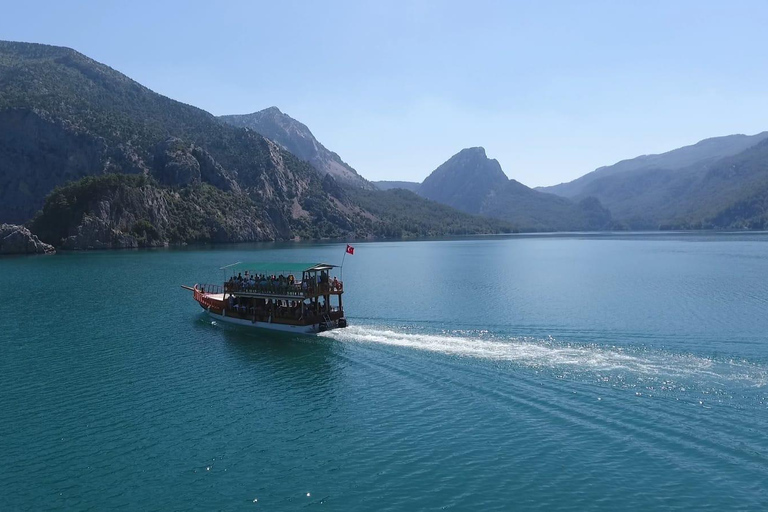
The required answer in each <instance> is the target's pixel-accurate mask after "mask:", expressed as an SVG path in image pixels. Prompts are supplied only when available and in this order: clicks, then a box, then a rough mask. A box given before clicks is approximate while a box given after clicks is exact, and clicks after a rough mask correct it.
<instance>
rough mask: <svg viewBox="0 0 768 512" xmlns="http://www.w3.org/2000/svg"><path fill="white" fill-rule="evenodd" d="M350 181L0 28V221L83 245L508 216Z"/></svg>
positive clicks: (410, 227) (420, 230)
mask: <svg viewBox="0 0 768 512" xmlns="http://www.w3.org/2000/svg"><path fill="white" fill-rule="evenodd" d="M360 190H362V189H360V188H355V187H349V188H345V187H344V186H342V185H340V184H339V183H338V182H337V180H336V179H335V178H334V177H333V176H332V175H330V174H322V173H319V172H318V171H317V169H315V168H313V167H312V166H311V165H310V164H308V163H306V162H304V161H302V160H301V159H299V158H298V157H296V156H295V155H293V154H292V153H290V152H288V151H286V150H285V149H283V148H282V147H280V146H279V145H278V144H277V143H275V142H273V141H271V140H270V139H267V138H265V137H264V136H262V135H260V134H259V133H257V132H255V131H253V130H245V129H243V128H238V127H235V126H231V125H229V124H226V123H223V122H221V121H220V120H219V119H217V118H216V117H214V116H213V115H211V114H209V113H208V112H205V111H203V110H201V109H198V108H196V107H193V106H190V105H186V104H183V103H180V102H177V101H174V100H172V99H170V98H167V97H165V96H162V95H160V94H157V93H155V92H153V91H151V90H149V89H148V88H146V87H144V86H142V85H141V84H139V83H137V82H135V81H133V80H131V79H130V78H128V77H127V76H125V75H123V74H121V73H119V72H117V71H115V70H114V69H112V68H110V67H108V66H106V65H104V64H101V63H99V62H96V61H94V60H92V59H89V58H88V57H86V56H84V55H82V54H80V53H78V52H76V51H74V50H72V49H69V48H63V47H55V46H48V45H41V44H34V43H17V42H8V41H0V222H8V221H10V222H16V223H20V222H29V221H30V219H31V217H33V216H34V215H35V212H37V211H40V213H39V214H38V215H37V216H35V218H34V220H33V221H32V222H31V223H30V225H32V226H34V231H35V233H36V234H38V235H39V236H40V238H41V239H42V240H43V241H46V242H49V243H52V244H54V245H56V246H58V247H66V248H70V249H86V248H112V247H136V246H143V245H164V244H167V243H189V242H240V241H259V240H289V239H295V238H339V237H344V238H367V237H378V236H395V237H412V236H434V235H447V234H470V233H491V232H499V231H509V230H510V229H511V226H509V225H506V224H504V223H501V222H496V221H491V220H488V219H483V218H479V217H475V216H471V215H468V214H466V213H462V212H458V211H456V210H452V209H450V208H447V207H442V206H439V205H436V204H435V203H432V202H430V201H427V200H425V199H423V198H420V197H418V196H416V195H414V194H408V195H406V196H403V197H399V198H398V204H397V206H396V208H398V211H396V212H395V211H390V210H389V209H388V204H390V203H389V202H388V201H386V200H385V198H386V197H389V196H388V195H386V194H385V193H383V192H380V191H373V190H372V191H371V194H370V195H367V196H365V197H362V196H359V195H356V191H360ZM363 203H365V204H370V205H372V206H371V207H372V208H375V209H376V212H377V213H373V212H371V211H368V210H366V209H365V208H364V207H363V206H361V204H363ZM393 208H394V206H393Z"/></svg>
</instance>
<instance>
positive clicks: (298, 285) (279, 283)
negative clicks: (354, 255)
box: [225, 271, 342, 295]
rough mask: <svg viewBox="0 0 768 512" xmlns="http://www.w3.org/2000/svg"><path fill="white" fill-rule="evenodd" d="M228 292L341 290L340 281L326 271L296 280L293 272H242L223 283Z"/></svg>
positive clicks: (287, 293)
mask: <svg viewBox="0 0 768 512" xmlns="http://www.w3.org/2000/svg"><path fill="white" fill-rule="evenodd" d="M225 289H226V291H228V292H253V293H275V294H282V295H300V294H302V293H315V292H317V291H319V292H321V293H328V292H337V291H338V292H341V291H342V283H341V281H339V280H338V279H336V278H335V277H334V278H333V279H330V276H329V275H328V272H327V271H323V272H320V273H319V274H317V278H316V279H315V278H313V279H305V280H304V281H301V282H297V281H296V278H295V277H294V276H293V274H288V276H284V275H283V274H280V275H274V274H272V275H269V276H268V275H266V274H249V273H248V271H246V272H245V275H243V274H242V273H239V274H237V275H236V276H232V277H231V278H229V281H227V283H226V285H225Z"/></svg>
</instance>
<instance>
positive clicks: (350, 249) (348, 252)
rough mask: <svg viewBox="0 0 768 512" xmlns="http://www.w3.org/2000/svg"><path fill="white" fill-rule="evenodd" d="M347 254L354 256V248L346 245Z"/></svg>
mask: <svg viewBox="0 0 768 512" xmlns="http://www.w3.org/2000/svg"><path fill="white" fill-rule="evenodd" d="M347 254H355V248H354V247H352V246H351V245H349V244H347Z"/></svg>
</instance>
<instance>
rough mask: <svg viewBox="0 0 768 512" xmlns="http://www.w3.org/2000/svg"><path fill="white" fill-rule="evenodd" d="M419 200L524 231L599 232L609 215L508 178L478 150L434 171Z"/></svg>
mask: <svg viewBox="0 0 768 512" xmlns="http://www.w3.org/2000/svg"><path fill="white" fill-rule="evenodd" d="M417 192H418V194H420V195H422V196H424V197H426V198H428V199H432V200H434V201H438V202H441V203H443V204H447V205H449V206H452V207H454V208H456V209H459V210H461V211H465V212H467V213H472V214H478V215H483V216H486V217H491V218H496V219H501V220H506V221H508V222H511V223H512V224H514V225H515V226H517V227H519V228H520V229H521V230H525V231H558V230H601V229H608V228H609V227H611V222H612V221H611V214H610V212H609V211H608V210H606V209H605V208H603V207H602V205H601V204H600V202H599V201H598V200H596V199H594V198H589V199H585V200H581V201H578V202H574V201H571V200H570V199H566V198H563V197H559V196H556V195H553V194H546V193H543V192H538V191H536V190H533V189H531V188H529V187H526V186H525V185H523V184H522V183H520V182H518V181H516V180H511V179H508V178H507V175H506V174H504V171H503V170H502V169H501V165H500V164H499V162H498V161H496V160H495V159H490V158H488V156H487V155H486V152H485V149H483V148H482V147H474V148H466V149H463V150H461V151H460V152H458V153H457V154H455V155H454V156H452V157H451V158H449V159H448V160H447V161H446V162H445V163H443V164H442V165H440V166H439V167H438V168H437V169H435V170H434V171H433V172H432V173H431V174H430V175H429V176H428V177H427V178H426V179H425V180H424V182H423V183H422V184H421V185H420V186H419V187H418V189H417Z"/></svg>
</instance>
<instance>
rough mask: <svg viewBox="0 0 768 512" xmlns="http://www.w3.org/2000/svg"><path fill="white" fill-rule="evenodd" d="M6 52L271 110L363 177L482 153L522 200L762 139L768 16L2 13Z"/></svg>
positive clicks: (518, 6)
mask: <svg viewBox="0 0 768 512" xmlns="http://www.w3.org/2000/svg"><path fill="white" fill-rule="evenodd" d="M0 9H1V10H0V12H2V16H0V38H2V39H10V40H21V41H34V42H40V43H49V44H56V45H64V46H69V47H72V48H74V49H76V50H78V51H80V52H82V53H85V54H86V55H88V56H90V57H92V58H94V59H96V60H98V61H101V62H103V63H105V64H108V65H109V66H111V67H113V68H115V69H117V70H119V71H121V72H123V73H125V74H127V75H128V76H130V77H131V78H133V79H135V80H137V81H139V82H141V83H142V84H144V85H146V86H148V87H150V88H151V89H153V90H155V91H157V92H159V93H162V94H165V95H167V96H170V97H172V98H174V99H177V100H180V101H183V102H186V103H190V104H193V105H195V106H198V107H201V108H203V109H206V110H208V111H210V112H212V113H214V114H217V115H218V114H235V113H248V112H253V111H256V110H260V109H263V108H266V107H269V106H272V105H276V106H278V107H279V108H280V109H281V110H282V111H283V112H286V113H287V114H289V115H291V116H292V117H294V118H296V119H298V120H300V121H302V122H304V123H305V124H307V125H308V126H309V127H310V129H311V130H312V131H313V133H314V134H315V136H316V137H317V138H318V139H319V140H320V141H321V142H322V143H323V144H325V145H326V146H327V147H328V148H329V149H332V150H334V151H336V152H337V153H339V154H340V155H341V157H342V158H343V159H344V160H346V161H347V162H348V163H349V164H351V165H352V166H353V167H355V168H356V169H357V170H358V172H360V173H361V174H362V175H363V176H365V177H367V178H369V179H373V180H379V179H397V180H413V181H420V180H422V179H423V178H424V177H425V176H426V175H428V174H429V173H430V172H431V171H432V170H434V168H435V167H437V166H438V165H439V164H441V163H442V162H443V161H445V160H447V159H448V158H449V157H450V156H451V155H453V154H454V153H456V152H458V151H459V150H461V149H462V148H465V147H470V146H484V147H485V148H486V151H487V153H488V155H489V156H490V157H491V158H496V159H498V160H499V162H500V163H501V165H502V168H503V169H504V171H505V172H506V173H507V175H508V176H510V177H512V178H515V179H517V180H519V181H521V182H523V183H525V184H526V185H529V186H537V185H551V184H555V183H559V182H562V181H569V180H571V179H574V178H576V177H578V176H580V175H582V174H584V173H586V172H588V171H591V170H593V169H594V168H596V167H599V166H601V165H607V164H611V163H615V162H616V161H618V160H621V159H624V158H631V157H634V156H637V155H640V154H644V153H657V152H663V151H666V150H669V149H673V148H676V147H679V146H682V145H686V144H691V143H694V142H696V141H698V140H700V139H703V138H707V137H712V136H717V135H726V134H731V133H748V134H753V133H757V132H760V131H763V130H768V62H767V61H768V28H767V27H768V1H765V0H762V1H751V2H750V1H728V2H726V1H722V2H708V1H702V0H698V1H690V2H689V1H677V0H667V1H663V2H654V1H647V0H645V1H605V2H588V1H570V2H539V1H537V2H534V1H530V2H524V3H523V2H511V1H509V2H503V1H500V2H484V1H477V0H473V1H466V2H448V1H445V2H438V1H414V2H390V1H385V0H379V1H376V2H368V1H361V0H354V1H349V2H346V1H345V2H334V1H331V0H326V1H322V2H318V1H310V0H306V1H303V2H291V1H270V2H258V1H245V0H243V1H232V2H226V1H210V0H207V1H203V2H192V1H152V2H145V1H131V2H117V1H106V0H104V1H91V2H85V1H82V2H76V1H70V2H60V1H56V2H38V1H34V0H25V1H24V2H20V1H13V2H9V1H5V0H0Z"/></svg>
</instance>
